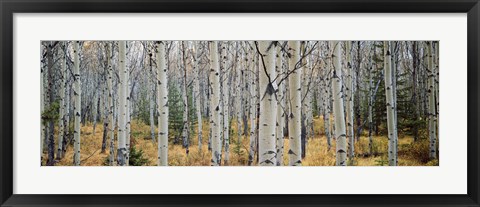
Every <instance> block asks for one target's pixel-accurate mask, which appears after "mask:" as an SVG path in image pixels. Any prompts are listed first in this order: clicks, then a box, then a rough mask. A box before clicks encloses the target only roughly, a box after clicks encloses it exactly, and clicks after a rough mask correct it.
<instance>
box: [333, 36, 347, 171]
mask: <svg viewBox="0 0 480 207" xmlns="http://www.w3.org/2000/svg"><path fill="white" fill-rule="evenodd" d="M332 47H333V51H334V52H333V54H332V59H333V67H334V70H333V71H332V72H333V74H332V82H333V96H334V97H333V98H334V104H333V113H334V116H335V136H336V139H335V140H336V143H337V144H336V165H337V166H346V165H347V151H346V150H347V149H346V148H347V146H346V145H347V143H346V142H347V140H346V134H345V113H344V110H343V106H344V105H343V88H342V87H343V83H342V82H343V81H342V64H341V61H342V52H341V49H342V47H341V42H339V41H333V42H332Z"/></svg>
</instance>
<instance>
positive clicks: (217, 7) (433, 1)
mask: <svg viewBox="0 0 480 207" xmlns="http://www.w3.org/2000/svg"><path fill="white" fill-rule="evenodd" d="M0 11H1V32H0V35H1V36H0V39H1V42H0V48H1V55H0V64H1V73H0V100H1V101H0V103H1V104H0V105H1V107H0V115H1V121H2V123H1V124H0V140H1V142H0V173H1V175H0V204H1V206H54V205H56V206H119V205H121V206H480V201H479V176H480V174H479V152H478V150H479V149H480V145H479V142H478V139H479V137H480V134H479V130H480V127H479V124H478V121H479V120H478V118H479V109H478V106H479V103H480V102H479V97H480V96H479V95H478V94H479V93H480V90H479V81H480V76H479V75H480V73H479V69H480V68H479V59H480V58H479V52H478V51H479V48H480V47H479V46H480V45H479V18H480V17H479V13H480V5H479V1H478V0H408V1H407V0H405V1H401V0H383V1H378V0H337V1H331V0H256V1H248V0H230V1H221V0H140V1H135V0H84V1H80V0H73V1H67V0H37V1H35V0H16V1H14V0H0ZM116 12H122V13H123V12H126V13H156V12H165V13H189V12H194V13H206V12H213V13H219V12H220V13H224V12H227V13H229V12H232V13H258V12H265V13H281V12H282V13H283V12H287V13H307V12H308V13H317V12H328V13H343V12H345V13H419V12H421V13H467V18H468V20H467V25H468V31H467V32H468V149H467V150H468V152H467V153H468V160H467V162H468V177H467V179H468V186H467V188H468V189H467V194H465V195H361V194H357V195H20V194H13V178H14V175H13V139H14V134H13V120H14V119H15V117H13V109H14V107H15V103H13V95H14V86H13V72H14V71H13V39H14V37H13V14H14V13H116ZM445 179H455V178H445ZM66 182H68V181H66ZM412 187H414V186H412Z"/></svg>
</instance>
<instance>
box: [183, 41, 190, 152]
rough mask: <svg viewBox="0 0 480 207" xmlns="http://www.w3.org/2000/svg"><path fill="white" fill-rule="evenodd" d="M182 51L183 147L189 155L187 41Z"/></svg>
mask: <svg viewBox="0 0 480 207" xmlns="http://www.w3.org/2000/svg"><path fill="white" fill-rule="evenodd" d="M182 50H183V53H182V54H183V56H182V59H183V94H182V99H183V130H182V139H183V146H184V147H185V151H186V154H187V155H188V152H189V149H188V145H189V141H188V138H189V134H190V122H189V121H188V117H189V116H188V114H189V108H188V87H187V85H188V83H187V82H188V79H187V54H186V52H187V48H186V47H185V41H182Z"/></svg>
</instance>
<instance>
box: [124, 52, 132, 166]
mask: <svg viewBox="0 0 480 207" xmlns="http://www.w3.org/2000/svg"><path fill="white" fill-rule="evenodd" d="M125 61H126V59H125ZM125 70H126V77H125V78H126V82H127V85H126V87H127V88H126V89H125V91H126V93H127V109H126V119H127V123H126V124H127V126H126V127H125V130H126V133H125V136H127V137H126V140H125V145H126V149H127V156H126V157H125V165H126V166H128V165H130V135H131V124H130V123H131V110H132V109H131V107H132V105H131V101H130V94H131V82H130V71H129V70H128V68H127V67H125Z"/></svg>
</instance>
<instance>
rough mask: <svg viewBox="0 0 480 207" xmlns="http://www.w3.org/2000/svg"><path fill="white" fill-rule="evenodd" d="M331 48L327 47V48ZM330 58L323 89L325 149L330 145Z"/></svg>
mask: <svg viewBox="0 0 480 207" xmlns="http://www.w3.org/2000/svg"><path fill="white" fill-rule="evenodd" d="M331 49H332V48H330V47H329V50H331ZM329 53H330V52H329ZM331 73H332V58H331V57H330V58H327V70H326V72H325V74H326V75H325V81H324V82H325V83H324V89H325V96H324V101H323V105H324V107H323V108H324V111H323V121H324V126H325V136H326V138H327V150H328V151H330V148H331V147H332V133H331V131H330V114H331V113H332V110H331V107H330V103H331V97H332V96H331V94H330V89H331V88H332V87H331V86H330V85H331V84H332V81H331V78H332V75H331Z"/></svg>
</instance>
